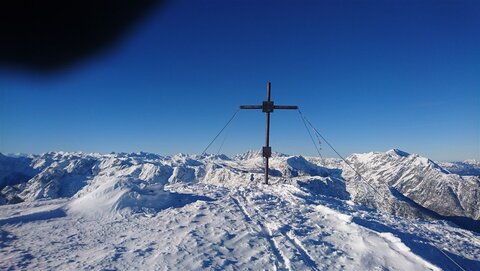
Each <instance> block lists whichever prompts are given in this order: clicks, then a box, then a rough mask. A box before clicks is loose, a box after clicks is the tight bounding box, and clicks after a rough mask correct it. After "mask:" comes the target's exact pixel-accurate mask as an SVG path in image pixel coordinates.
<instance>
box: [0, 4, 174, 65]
mask: <svg viewBox="0 0 480 271" xmlns="http://www.w3.org/2000/svg"><path fill="white" fill-rule="evenodd" d="M164 4H165V1H163V0H81V1H66V0H42V1H39V0H6V1H0V68H2V69H5V68H6V69H22V70H26V71H29V72H36V73H51V72H56V71H61V70H63V69H65V68H68V67H70V66H72V65H74V64H75V63H77V62H79V61H81V60H84V59H86V58H91V57H94V56H95V55H97V54H99V53H101V52H103V51H105V50H107V49H109V48H113V47H114V46H115V44H116V42H117V41H119V40H120V39H121V38H122V36H123V34H124V33H126V32H127V31H128V30H129V29H130V28H131V27H132V26H134V24H135V22H137V21H138V20H139V19H141V18H142V17H144V16H146V15H148V14H149V13H150V12H151V11H152V10H154V9H159V8H162V7H163V6H164Z"/></svg>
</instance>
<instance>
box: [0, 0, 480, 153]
mask: <svg viewBox="0 0 480 271" xmlns="http://www.w3.org/2000/svg"><path fill="white" fill-rule="evenodd" d="M300 3H301V4H300ZM478 14H480V4H479V3H478V2H477V1H449V2H443V1H353V2H351V1H305V2H302V1H287V2H282V1H280V2H279V1H171V2H170V3H169V4H168V5H167V6H165V7H164V8H163V9H162V10H157V11H154V12H152V13H151V14H150V15H149V16H148V17H147V18H145V19H144V20H143V21H142V22H140V23H138V24H137V25H136V26H135V27H134V28H133V29H132V30H131V31H130V32H129V33H128V34H127V35H125V37H124V38H123V39H122V41H121V42H120V43H118V44H117V46H116V47H114V48H113V49H111V50H109V51H106V52H103V53H101V54H99V55H97V56H95V57H91V58H88V59H86V60H85V61H84V62H82V63H80V64H79V65H76V66H75V67H73V68H71V69H69V70H67V71H62V72H61V73H55V74H51V75H47V76H46V75H43V76H39V75H34V74H28V73H21V72H15V71H12V70H8V69H2V70H1V72H0V91H1V93H0V95H1V96H0V152H4V153H12V152H23V153H41V152H46V151H52V150H66V151H86V152H111V151H116V152H121V151H125V152H136V151H148V152H155V153H159V154H174V153H179V152H184V153H200V152H201V151H202V150H203V148H204V147H205V146H206V145H207V144H208V142H209V141H210V140H211V138H213V136H215V134H216V133H217V132H218V130H219V129H220V128H221V127H222V126H223V124H224V123H225V122H226V121H227V120H228V118H229V117H230V116H231V115H232V114H233V113H234V112H235V110H236V109H237V108H238V106H239V105H241V104H257V103H260V102H261V101H262V100H263V99H264V98H265V85H266V82H267V81H268V80H270V81H271V82H272V99H273V100H274V101H275V102H276V103H277V104H293V105H299V106H300V108H301V109H302V111H303V112H304V113H305V115H306V116H307V117H308V118H309V119H310V120H311V122H312V123H313V124H314V125H315V126H316V127H317V129H318V130H320V131H321V132H322V133H323V135H324V136H325V137H326V138H327V139H329V141H330V142H331V143H332V144H333V145H334V146H336V147H337V149H338V150H339V151H340V152H341V153H343V154H345V155H349V154H350V153H353V152H367V151H385V150H388V149H391V148H399V149H402V150H405V151H407V152H411V153H418V154H421V155H423V156H427V157H429V158H432V159H437V160H463V159H471V158H475V159H480V49H479V48H480V35H479V34H478V31H479V29H480V16H478ZM264 125H265V116H264V114H262V113H261V112H258V111H241V112H239V114H238V116H237V118H236V119H235V121H234V122H232V124H231V126H230V127H229V129H228V130H227V138H226V140H225V144H224V146H223V148H222V150H221V152H223V153H227V154H233V153H240V152H243V151H246V150H248V149H256V148H260V147H261V146H262V145H263V143H264V142H263V141H264ZM223 139H224V137H223V136H221V137H220V138H219V140H218V142H217V143H216V144H214V145H213V146H212V148H211V149H210V150H209V152H212V153H216V152H217V151H218V148H219V146H220V143H221V141H222V140H223ZM271 144H272V145H273V150H274V151H280V152H285V153H291V154H305V155H315V153H316V152H315V149H314V148H313V145H312V143H311V142H310V140H309V138H308V135H307V133H306V131H305V128H304V127H303V124H302V123H301V121H300V118H299V115H298V113H296V112H292V111H286V112H280V111H278V112H274V113H273V115H272V134H271ZM322 148H323V151H322V152H323V154H324V155H325V156H331V157H333V156H334V154H333V152H331V151H330V150H328V147H327V146H326V145H325V144H324V146H323V147H322Z"/></svg>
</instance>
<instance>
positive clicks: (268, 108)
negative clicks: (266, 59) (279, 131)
mask: <svg viewBox="0 0 480 271" xmlns="http://www.w3.org/2000/svg"><path fill="white" fill-rule="evenodd" d="M270 94H271V84H270V82H268V83H267V100H266V101H263V103H262V105H241V106H240V109H262V111H263V112H264V113H266V114H267V129H266V138H265V146H264V147H263V148H262V155H263V157H264V158H265V184H268V159H269V158H270V157H271V156H272V148H271V147H270V113H273V110H274V109H298V106H296V105H274V103H273V101H272V100H271V99H270V98H271V95H270Z"/></svg>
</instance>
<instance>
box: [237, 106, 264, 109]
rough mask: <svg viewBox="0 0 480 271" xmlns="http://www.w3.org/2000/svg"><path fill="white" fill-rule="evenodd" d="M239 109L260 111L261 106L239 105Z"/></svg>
mask: <svg viewBox="0 0 480 271" xmlns="http://www.w3.org/2000/svg"><path fill="white" fill-rule="evenodd" d="M240 109H262V106H261V105H241V106H240Z"/></svg>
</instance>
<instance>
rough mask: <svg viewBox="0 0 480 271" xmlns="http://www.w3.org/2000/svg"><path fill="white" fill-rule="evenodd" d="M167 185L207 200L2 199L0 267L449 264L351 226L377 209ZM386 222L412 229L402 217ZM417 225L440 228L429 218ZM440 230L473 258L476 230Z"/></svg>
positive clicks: (268, 192)
mask: <svg viewBox="0 0 480 271" xmlns="http://www.w3.org/2000/svg"><path fill="white" fill-rule="evenodd" d="M169 190H170V191H176V192H178V193H185V192H189V193H193V192H195V194H197V195H203V196H207V197H211V198H212V199H213V200H212V201H204V200H196V201H193V202H191V203H189V204H187V205H181V206H179V207H176V206H174V207H170V208H166V209H163V210H161V211H159V212H158V213H156V214H153V215H152V214H149V213H145V214H143V213H138V214H133V215H119V214H117V215H116V216H114V217H107V218H101V217H93V218H92V217H86V216H81V215H78V214H70V213H68V212H67V213H64V214H63V215H60V214H56V212H59V211H58V210H63V209H62V208H61V206H63V205H64V204H65V201H64V200H63V201H62V200H60V201H59V200H51V201H48V200H47V201H42V202H41V203H37V202H31V203H21V204H18V205H5V206H0V226H1V230H0V258H1V259H2V261H0V269H1V270H15V269H19V270H25V269H28V270H34V269H37V270H40V269H57V270H80V269H83V270H84V269H94V270H98V269H102V270H114V269H120V270H130V269H140V270H171V269H177V270H441V269H440V268H439V267H437V266H436V264H441V265H442V266H440V267H441V268H443V269H445V270H456V269H455V267H452V266H451V265H449V264H448V263H447V262H444V261H443V260H442V261H438V262H436V263H430V262H428V261H427V260H426V259H424V258H423V257H422V255H418V254H415V253H414V252H413V251H414V250H413V249H411V248H410V247H409V245H410V246H411V245H412V244H413V242H411V243H404V242H403V241H402V238H399V237H398V236H396V235H395V234H394V233H392V232H389V231H385V230H378V229H372V228H369V227H368V224H364V225H361V224H359V223H358V221H366V222H368V223H380V222H382V223H386V222H387V221H381V219H382V218H381V217H380V216H379V217H377V218H372V217H369V215H371V212H363V211H361V210H358V209H355V207H352V206H350V205H349V204H347V203H346V202H344V201H339V200H336V199H332V198H328V197H321V196H319V197H312V196H311V195H308V194H306V193H305V192H303V191H302V190H300V189H299V188H297V187H294V186H291V185H272V186H263V185H258V186H256V187H249V186H247V187H238V188H224V187H215V186H211V185H203V184H196V185H189V186H182V185H180V184H179V185H178V186H175V185H173V186H171V188H169ZM55 210H57V211H55ZM51 212H53V215H52V213H51ZM55 214H56V215H55ZM359 219H364V220H359ZM375 219H377V220H375ZM388 219H389V220H388V222H389V223H391V224H389V225H395V226H396V227H399V228H401V229H403V231H405V232H407V231H409V227H410V226H409V222H408V221H407V222H405V220H402V219H400V220H398V221H397V220H395V219H394V218H388ZM377 221H380V222H377ZM366 222H365V223H366ZM395 223H396V224H395ZM375 225H376V224H375ZM418 227H419V229H422V228H421V227H420V226H418ZM423 230H424V231H429V230H431V234H435V232H438V229H437V228H435V224H434V225H433V226H429V224H426V225H425V228H424V229H423ZM440 233H444V234H445V235H454V234H455V235H456V238H458V240H459V242H465V240H471V241H470V245H469V247H468V249H469V253H470V255H477V257H478V255H480V246H479V243H478V241H479V239H478V235H476V234H472V233H471V232H468V231H464V230H458V229H453V228H452V229H450V231H446V230H444V231H443V232H440ZM411 234H414V233H411ZM436 236H437V237H438V238H440V236H439V235H436ZM416 251H418V250H416ZM432 253H433V252H432ZM437 253H438V252H437ZM479 262H480V259H478V258H476V259H475V256H474V258H473V259H470V260H469V261H466V262H464V264H465V263H470V265H469V266H468V267H470V268H468V269H467V270H475V269H477V268H476V267H477V266H479V265H478V263H479ZM477 270H478V269H477Z"/></svg>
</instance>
